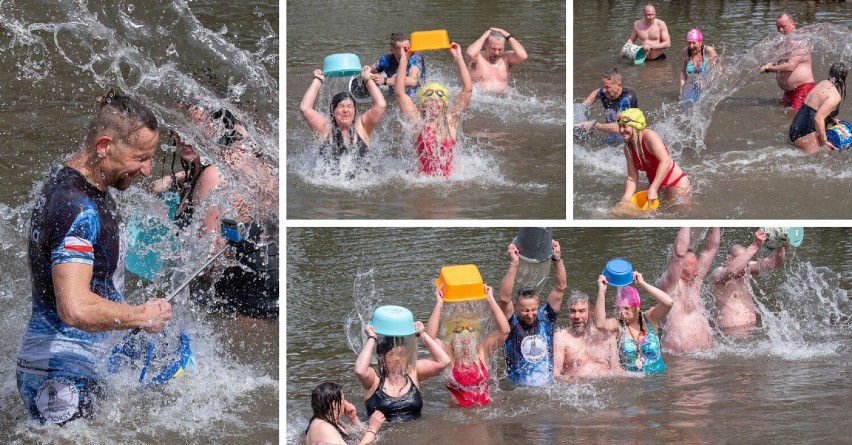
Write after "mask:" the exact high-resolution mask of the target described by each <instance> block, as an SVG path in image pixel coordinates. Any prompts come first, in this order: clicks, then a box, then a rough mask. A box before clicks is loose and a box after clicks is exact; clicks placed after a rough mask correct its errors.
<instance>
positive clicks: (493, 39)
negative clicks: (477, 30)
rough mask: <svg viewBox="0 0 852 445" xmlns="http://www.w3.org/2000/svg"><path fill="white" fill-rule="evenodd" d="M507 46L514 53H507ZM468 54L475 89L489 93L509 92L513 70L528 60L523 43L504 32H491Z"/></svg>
mask: <svg viewBox="0 0 852 445" xmlns="http://www.w3.org/2000/svg"><path fill="white" fill-rule="evenodd" d="M506 42H509V46H510V47H511V48H512V50H511V51H506ZM483 47H484V48H485V49H484V50H483ZM466 54H467V61H468V62H469V63H470V77H471V78H472V79H473V83H474V85H478V86H479V88H480V89H481V90H485V91H498V92H499V91H506V90H507V89H508V88H509V69H510V68H512V66H514V65H519V64H521V63H524V61H525V60H527V51H526V50H525V49H524V47H523V45H521V42H518V39H516V38H515V36H513V35H512V34H510V33H508V32H506V30H504V29H502V28H488V29H487V30H486V31H485V32H484V33H483V34H482V37H480V38H478V39H477V40H476V41H475V42H473V43H472V44H471V45H470V46H469V47H468V48H467V53H466Z"/></svg>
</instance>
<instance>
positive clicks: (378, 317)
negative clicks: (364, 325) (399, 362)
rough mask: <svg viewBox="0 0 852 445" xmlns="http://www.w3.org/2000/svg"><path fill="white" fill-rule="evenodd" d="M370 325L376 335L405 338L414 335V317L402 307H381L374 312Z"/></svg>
mask: <svg viewBox="0 0 852 445" xmlns="http://www.w3.org/2000/svg"><path fill="white" fill-rule="evenodd" d="M370 325H371V326H373V328H374V329H375V330H376V334H379V335H386V336H390V337H405V336H406V335H413V334H414V315H412V314H411V311H409V310H408V309H406V308H404V307H402V306H379V307H377V308H376V310H375V311H373V316H372V317H371V318H370Z"/></svg>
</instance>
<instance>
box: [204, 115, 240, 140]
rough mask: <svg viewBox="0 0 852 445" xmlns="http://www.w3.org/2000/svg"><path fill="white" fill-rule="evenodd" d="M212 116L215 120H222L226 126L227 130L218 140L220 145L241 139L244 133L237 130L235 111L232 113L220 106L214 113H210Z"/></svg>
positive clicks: (223, 125)
mask: <svg viewBox="0 0 852 445" xmlns="http://www.w3.org/2000/svg"><path fill="white" fill-rule="evenodd" d="M210 118H211V119H212V120H213V121H214V122H215V121H221V122H222V127H224V129H225V132H224V133H223V134H222V136H221V137H219V140H217V141H216V143H217V144H219V145H233V144H234V142H236V141H238V140H240V138H241V137H242V135H240V132H238V131H237V130H236V125H237V118H236V117H235V116H234V113H231V112H230V111H229V110H228V109H226V108H220V109H218V110H216V111H214V112H212V113H210Z"/></svg>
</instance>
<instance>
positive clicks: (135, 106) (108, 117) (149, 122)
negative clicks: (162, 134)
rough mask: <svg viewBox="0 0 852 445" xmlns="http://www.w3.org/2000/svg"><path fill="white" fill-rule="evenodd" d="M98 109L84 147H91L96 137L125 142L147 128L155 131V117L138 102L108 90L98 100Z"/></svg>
mask: <svg viewBox="0 0 852 445" xmlns="http://www.w3.org/2000/svg"><path fill="white" fill-rule="evenodd" d="M98 104H99V105H100V108H99V109H98V112H97V113H96V114H95V117H94V118H93V119H92V121H91V122H90V123H89V130H88V132H87V133H86V146H87V147H93V146H94V144H95V142H96V140H97V138H98V136H99V135H101V134H108V135H110V136H112V137H113V138H115V139H117V140H119V141H123V142H126V141H127V139H128V138H129V137H130V136H131V135H133V133H135V132H136V131H138V130H141V129H143V128H147V129H149V130H151V131H157V130H158V129H159V124H158V123H157V117H156V116H154V113H153V112H151V110H149V109H148V107H146V106H145V105H142V103H141V102H139V101H138V100H136V99H134V98H132V97H130V96H128V95H126V94H123V93H120V92H116V91H115V89H113V88H110V89H109V91H107V93H106V94H104V95H103V96H101V97H100V98H99V99H98Z"/></svg>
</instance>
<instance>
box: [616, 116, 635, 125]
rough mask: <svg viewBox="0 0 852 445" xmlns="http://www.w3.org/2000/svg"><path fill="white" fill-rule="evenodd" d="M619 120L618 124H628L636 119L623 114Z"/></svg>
mask: <svg viewBox="0 0 852 445" xmlns="http://www.w3.org/2000/svg"><path fill="white" fill-rule="evenodd" d="M617 122H618V125H627V124H629V123H631V122H635V121H634V120H633V119H630V118H629V117H627V116H621V117H620V118H618V121H617Z"/></svg>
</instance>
